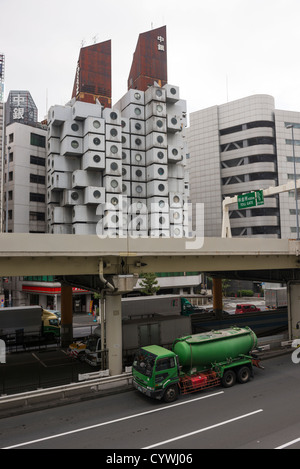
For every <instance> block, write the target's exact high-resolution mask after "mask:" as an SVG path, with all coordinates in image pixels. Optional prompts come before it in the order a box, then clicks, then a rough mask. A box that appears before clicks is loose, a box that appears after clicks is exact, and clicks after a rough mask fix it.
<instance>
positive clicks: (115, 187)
mask: <svg viewBox="0 0 300 469" xmlns="http://www.w3.org/2000/svg"><path fill="white" fill-rule="evenodd" d="M103 187H104V188H105V191H106V192H110V193H113V194H121V192H122V176H103Z"/></svg>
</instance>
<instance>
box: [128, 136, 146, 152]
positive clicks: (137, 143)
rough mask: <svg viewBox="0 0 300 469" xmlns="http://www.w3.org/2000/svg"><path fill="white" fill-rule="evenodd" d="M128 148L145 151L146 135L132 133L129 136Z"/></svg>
mask: <svg viewBox="0 0 300 469" xmlns="http://www.w3.org/2000/svg"><path fill="white" fill-rule="evenodd" d="M130 148H131V149H132V150H136V151H145V149H146V137H145V136H144V135H132V134H131V136H130Z"/></svg>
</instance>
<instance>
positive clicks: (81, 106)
mask: <svg viewBox="0 0 300 469" xmlns="http://www.w3.org/2000/svg"><path fill="white" fill-rule="evenodd" d="M89 116H95V117H102V106H101V105H99V104H98V105H97V104H92V103H85V102H83V101H75V103H74V104H73V106H72V117H73V119H75V120H76V121H77V120H78V121H83V120H84V119H86V118H87V117H89Z"/></svg>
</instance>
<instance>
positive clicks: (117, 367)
mask: <svg viewBox="0 0 300 469" xmlns="http://www.w3.org/2000/svg"><path fill="white" fill-rule="evenodd" d="M121 299H122V295H121V294H116V295H113V294H109V293H107V294H106V303H105V315H106V348H107V349H108V367H109V374H110V375H111V376H114V375H120V374H121V373H122V309H121Z"/></svg>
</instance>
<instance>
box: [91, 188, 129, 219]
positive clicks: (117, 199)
mask: <svg viewBox="0 0 300 469" xmlns="http://www.w3.org/2000/svg"><path fill="white" fill-rule="evenodd" d="M102 210H104V211H105V210H117V211H119V210H124V211H125V212H127V197H126V196H123V195H121V194H109V193H106V196H105V204H104V205H101V206H100V205H99V206H98V207H97V213H98V214H103V213H104V212H103V211H102Z"/></svg>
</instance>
